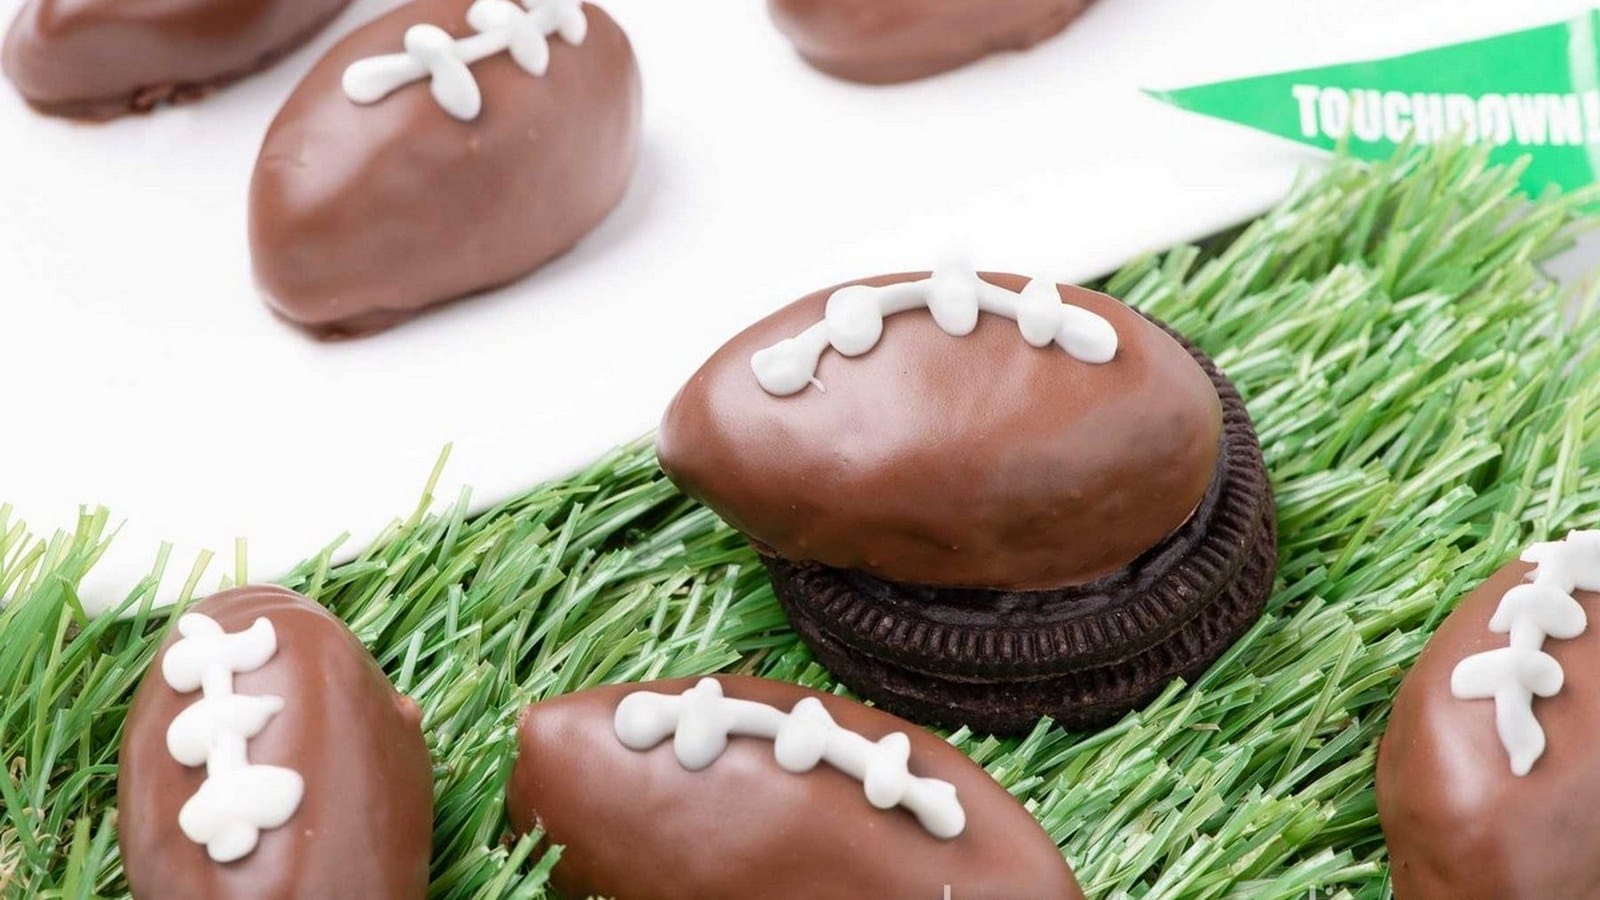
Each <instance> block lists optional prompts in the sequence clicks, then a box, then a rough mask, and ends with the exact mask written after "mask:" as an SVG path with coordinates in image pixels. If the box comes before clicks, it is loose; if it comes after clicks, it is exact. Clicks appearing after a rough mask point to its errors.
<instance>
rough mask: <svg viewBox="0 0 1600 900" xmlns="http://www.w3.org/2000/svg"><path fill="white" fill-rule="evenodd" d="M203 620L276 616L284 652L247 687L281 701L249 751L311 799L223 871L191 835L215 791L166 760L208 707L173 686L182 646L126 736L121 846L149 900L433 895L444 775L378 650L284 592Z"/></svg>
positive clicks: (219, 600)
mask: <svg viewBox="0 0 1600 900" xmlns="http://www.w3.org/2000/svg"><path fill="white" fill-rule="evenodd" d="M191 611H193V612H199V613H204V614H206V615H208V616H210V617H211V618H213V619H215V620H216V621H217V623H218V624H220V625H221V626H222V627H223V629H224V630H226V631H230V632H233V631H242V630H244V629H246V628H248V627H249V626H250V624H251V623H253V622H254V621H255V620H256V619H257V618H261V617H265V618H266V619H268V620H270V621H271V622H272V626H273V628H274V629H275V630H276V631H277V636H278V649H277V652H276V653H275V654H274V655H273V657H272V658H271V659H269V660H268V661H267V663H266V664H265V665H264V666H262V667H261V668H259V669H257V670H256V671H253V672H244V673H239V674H237V675H235V676H234V686H235V689H236V690H237V691H238V692H239V693H242V694H262V695H275V696H278V697H282V698H283V701H284V707H283V709H282V710H281V711H280V712H278V713H277V714H276V715H275V716H273V718H272V719H271V720H270V721H269V722H268V723H267V726H266V728H265V729H263V730H262V731H261V733H260V734H258V735H256V736H255V737H253V738H251V739H250V741H249V755H250V761H251V762H252V763H258V764H268V765H279V766H286V767H288V768H291V769H293V770H295V771H297V772H299V773H300V775H301V777H302V778H303V779H304V781H305V795H304V797H303V798H302V800H301V802H300V806H299V808H298V809H297V810H296V811H295V814H294V816H293V817H292V818H290V819H289V821H288V822H287V823H285V824H284V825H283V826H282V827H280V828H274V829H269V830H265V831H262V832H261V836H260V839H259V843H258V844H257V845H256V848H255V850H254V851H253V852H251V853H250V855H248V856H246V857H244V858H243V859H240V860H238V861H236V862H231V863H216V862H213V861H212V860H211V858H210V857H209V856H207V854H206V849H205V847H204V846H203V845H201V844H197V843H194V842H193V841H190V840H189V839H188V838H187V837H185V836H184V834H183V832H182V831H181V830H180V829H179V828H178V810H179V809H180V808H181V807H182V806H183V804H184V802H185V801H186V800H188V798H189V797H190V796H192V795H193V794H194V792H195V791H196V790H197V789H199V787H200V784H201V782H202V781H204V780H205V769H204V767H203V766H202V767H193V768H191V767H186V766H184V765H182V764H180V763H178V762H177V761H176V760H174V759H173V758H172V756H171V755H170V753H169V752H168V750H167V745H166V732H167V727H168V726H169V725H170V724H171V722H172V720H173V718H174V717H175V716H177V714H178V713H179V712H181V711H182V710H184V709H185V708H187V707H188V706H189V705H191V704H192V703H194V702H195V701H196V700H197V699H198V698H199V696H200V695H199V693H198V692H195V693H190V694H179V693H178V692H177V691H174V690H173V689H172V688H171V687H169V686H168V685H167V683H166V681H165V680H164V679H163V677H162V675H161V660H162V659H163V657H164V656H165V655H166V652H167V649H168V648H169V647H170V646H171V645H172V644H173V643H175V641H176V639H177V637H178V635H177V634H176V632H174V634H173V635H172V636H171V637H169V639H168V641H167V642H166V643H165V644H164V645H163V646H162V648H161V650H160V652H158V653H157V654H156V658H155V660H154V662H153V663H152V665H151V668H150V671H149V672H148V673H146V675H145V678H144V680H143V681H142V682H141V683H140V684H139V689H138V691H137V692H136V693H135V694H134V698H133V705H132V707H131V708H130V709H129V711H128V719H127V724H126V726H125V728H124V732H123V739H122V747H121V751H120V758H119V760H118V782H117V841H118V844H119V845H120V846H121V849H122V859H123V865H124V868H125V870H126V872H127V878H128V886H129V888H130V890H131V891H132V892H133V896H134V897H136V898H139V900H172V898H177V897H182V898H186V900H291V898H293V900H307V898H335V897H337V898H339V900H368V898H370V900H407V898H421V897H424V896H426V895H427V892H428V857H429V852H430V847H431V843H432V829H433V777H432V776H433V770H432V764H431V763H430V762H429V759H428V748H427V745H426V744H425V743H424V742H423V738H422V728H421V722H420V720H421V717H420V714H419V712H418V710H417V707H416V705H415V704H414V703H412V702H411V701H410V700H409V699H407V698H406V697H403V696H401V695H400V694H398V693H396V692H395V690H394V688H393V687H392V686H391V685H390V684H389V681H388V679H387V678H385V677H384V674H383V671H382V670H381V669H379V668H378V665H377V663H375V662H374V661H373V659H372V657H371V655H370V654H368V653H367V651H366V648H364V647H362V645H361V643H360V642H359V641H357V640H356V639H355V636H354V635H352V634H351V633H350V632H349V631H348V630H347V629H346V628H345V627H344V625H343V623H341V622H340V621H339V620H338V619H336V618H334V617H333V615H331V614H330V613H329V612H328V611H327V610H325V609H323V608H322V607H321V606H319V605H317V604H316V603H313V602H311V601H310V600H307V599H306V598H304V597H302V596H300V595H299V594H296V593H294V592H292V591H288V590H285V589H283V588H278V587H266V586H262V587H245V588H239V589H236V590H231V591H224V592H223V593H220V594H217V595H215V596H212V597H209V598H207V599H206V600H204V601H202V602H200V603H199V604H196V605H195V606H194V607H193V608H192V610H191Z"/></svg>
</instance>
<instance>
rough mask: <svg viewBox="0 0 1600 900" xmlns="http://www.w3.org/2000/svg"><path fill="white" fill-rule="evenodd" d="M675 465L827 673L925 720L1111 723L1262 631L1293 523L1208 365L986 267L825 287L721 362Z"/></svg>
mask: <svg viewBox="0 0 1600 900" xmlns="http://www.w3.org/2000/svg"><path fill="white" fill-rule="evenodd" d="M657 450H658V453H659V456H660V459H661V465H662V468H663V469H664V470H665V471H666V473H667V474H668V476H669V477H671V478H672V479H673V481H674V482H675V483H677V484H678V485H679V486H680V487H681V488H682V489H683V490H684V491H685V492H686V493H688V494H689V495H690V496H693V497H695V498H697V499H699V500H701V501H703V502H704V503H706V504H707V505H708V506H710V507H711V508H712V509H714V510H716V511H717V512H718V513H719V514H720V515H722V516H723V518H725V519H726V520H727V521H728V522H729V523H730V524H732V525H733V526H734V527H735V528H737V529H739V530H740V531H742V532H743V533H744V534H745V535H747V536H748V537H749V538H750V540H751V541H752V543H754V544H755V546H756V547H757V549H758V550H759V551H760V552H761V554H762V556H763V558H764V560H765V562H766V564H767V567H768V570H769V572H770V573H771V575H772V578H773V584H774V587H775V590H776V591H777V594H778V598H779V599H780V600H781V601H782V602H783V604H784V607H785V609H786V610H787V611H788V613H789V617H790V621H791V622H792V623H793V624H794V626H795V628H796V630H797V631H798V632H799V633H800V635H801V636H802V637H803V638H804V639H805V640H806V642H807V643H808V644H809V645H810V646H811V647H812V649H813V651H814V652H815V653H816V654H817V656H818V658H819V659H821V660H822V661H823V662H824V663H825V664H827V665H828V666H829V667H830V668H831V669H833V671H834V672H835V674H836V675H838V676H839V677H840V679H841V680H843V681H845V682H846V683H848V684H849V685H850V686H851V687H852V688H854V689H855V690H856V691H858V692H860V693H862V694H864V695H866V696H868V697H870V698H872V699H874V700H877V701H878V702H880V703H881V704H883V705H885V706H887V707H889V708H891V709H894V710H897V711H901V712H903V713H906V714H910V715H915V716H918V717H921V718H924V719H931V720H935V721H941V722H946V723H950V724H967V725H972V726H974V727H981V728H989V729H994V730H1006V731H1009V730H1020V729H1024V728H1027V727H1029V726H1030V725H1031V724H1032V723H1033V722H1034V721H1035V720H1037V718H1038V717H1039V716H1041V715H1050V716H1054V717H1056V718H1057V719H1058V720H1060V721H1062V722H1065V723H1069V724H1072V725H1085V726H1087V725H1092V724H1096V723H1100V722H1104V721H1106V720H1107V719H1110V718H1113V717H1115V716H1116V715H1119V714H1120V713H1122V712H1125V711H1126V710H1128V709H1130V708H1133V707H1135V706H1137V705H1139V704H1141V703H1143V702H1145V701H1146V700H1147V699H1148V698H1150V697H1151V696H1153V695H1154V694H1155V693H1157V692H1159V691H1160V690H1161V689H1162V687H1164V686H1165V685H1166V683H1167V682H1169V681H1170V680H1172V679H1173V678H1175V677H1188V676H1192V675H1194V674H1196V673H1198V672H1199V671H1201V670H1203V669H1204V668H1205V667H1206V666H1207V665H1209V664H1210V663H1211V662H1212V661H1213V660H1214V659H1215V658H1216V657H1217V656H1218V655H1219V654H1220V653H1221V652H1222V650H1223V649H1225V648H1226V647H1227V646H1228V644H1230V643H1231V642H1232V641H1233V640H1234V639H1236V638H1237V637H1238V636H1239V635H1240V634H1242V633H1243V631H1244V630H1245V629H1246V628H1248V627H1249V625H1250V624H1251V622H1253V621H1254V620H1255V618H1256V617H1257V616H1258V615H1259V613H1260V611H1261V608H1262V606H1263V604H1264V603H1265V599H1266V596H1267V594H1268V593H1269V591H1270V587H1271V583H1272V576H1273V573H1274V571H1275V569H1276V556H1277V551H1276V546H1275V518H1274V515H1273V506H1272V493H1271V489H1270V486H1269V484H1268V482H1267V479H1266V476H1265V471H1264V465H1263V462H1262V459H1261V455H1260V448H1259V446H1258V444H1257V441H1256V438H1255V434H1254V431H1253V429H1252V427H1251V424H1250V418H1249V415H1248V413H1247V412H1246V411H1245V408H1244V404H1243V402H1242V401H1241V400H1240V398H1239V395H1238V393H1237V392H1236V391H1235V390H1234V389H1233V386H1232V385H1231V384H1230V383H1229V382H1228V380H1227V379H1226V378H1225V377H1224V376H1223V375H1222V374H1221V373H1220V372H1218V371H1217V369H1216V367H1215V366H1214V365H1213V364H1212V363H1211V362H1210V360H1209V359H1208V358H1206V357H1205V355H1204V354H1202V353H1201V352H1200V351H1199V350H1197V349H1195V348H1194V347H1192V346H1190V345H1188V344H1187V343H1186V342H1184V341H1182V340H1181V339H1180V338H1177V337H1175V336H1173V335H1171V334H1169V333H1168V332H1166V331H1165V330H1164V329H1163V328H1162V327H1161V326H1159V325H1157V324H1155V323H1153V322H1151V321H1150V320H1148V319H1146V318H1145V317H1143V316H1141V315H1140V314H1138V313H1137V312H1134V311H1133V310H1131V309H1129V308H1127V307H1125V306H1123V305H1122V304H1121V303H1119V302H1117V301H1116V300H1114V299H1112V298H1110V297H1107V296H1105V295H1103V294H1097V293H1094V292H1092V291H1088V290H1084V289H1082V288H1077V287H1071V286H1067V285H1056V284H1054V283H1053V282H1048V281H1040V280H1035V281H1031V282H1030V281H1028V280H1027V279H1024V278H1021V277H1018V276H1015V275H998V274H986V275H983V276H981V278H980V277H979V276H976V275H973V274H971V273H970V272H963V271H960V270H950V271H942V272H939V273H936V274H934V275H933V276H931V277H930V276H928V275H927V274H926V273H915V274H901V275H889V276H882V277H879V278H872V279H867V280H865V281H861V282H854V283H852V284H849V285H845V286H842V287H837V288H829V289H827V290H824V291H819V292H817V293H815V294H812V295H810V296H808V297H805V298H803V299H801V300H800V301H798V302H796V303H794V304H792V305H790V306H788V307H785V308H784V309H782V310H780V311H778V312H777V313H775V314H773V315H772V316H770V317H768V318H767V319H765V320H763V321H761V322H759V323H757V324H756V325H754V326H752V327H751V328H750V329H748V330H746V331H745V332H743V333H742V334H740V335H739V336H737V337H735V338H734V339H733V340H732V341H730V342H729V343H728V344H726V345H725V346H724V347H723V348H722V349H721V350H719V351H718V352H717V353H716V354H715V355H714V356H713V357H712V358H711V360H710V361H709V362H707V363H706V365H705V366H704V367H703V368H701V370H700V371H699V372H698V373H697V374H696V375H695V376H694V377H693V378H692V379H691V380H690V382H689V383H688V384H687V385H686V386H685V387H684V388H683V390H682V391H681V392H680V393H679V395H678V396H677V398H675V399H674V400H673V403H672V405H671V407H670V408H669V409H668V411H667V414H666V417H665V418H664V420H663V422H662V426H661V431H660V434H659V437H658V442H657Z"/></svg>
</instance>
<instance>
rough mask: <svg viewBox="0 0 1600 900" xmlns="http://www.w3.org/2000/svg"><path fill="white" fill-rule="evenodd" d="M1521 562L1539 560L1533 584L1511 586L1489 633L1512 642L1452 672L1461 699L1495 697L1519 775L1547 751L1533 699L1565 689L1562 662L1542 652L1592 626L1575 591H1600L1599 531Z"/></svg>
mask: <svg viewBox="0 0 1600 900" xmlns="http://www.w3.org/2000/svg"><path fill="white" fill-rule="evenodd" d="M1522 560H1523V562H1531V563H1535V564H1536V566H1535V567H1534V569H1533V571H1531V572H1529V573H1528V582H1527V583H1525V584H1519V585H1517V586H1516V587H1514V588H1512V589H1511V590H1509V591H1506V593H1505V595H1504V596H1503V597H1501V598H1500V605H1499V606H1498V607H1496V609H1495V612H1494V617H1493V618H1491V619H1490V620H1489V630H1490V631H1492V632H1494V633H1496V634H1505V635H1509V636H1510V640H1509V643H1508V644H1507V645H1506V646H1504V647H1497V648H1495V649H1493V650H1485V651H1483V652H1481V653H1474V654H1473V655H1471V656H1469V657H1467V658H1466V659H1463V660H1462V661H1461V662H1459V663H1457V664H1456V667H1455V670H1454V671H1452V672H1451V673H1450V693H1451V694H1453V695H1454V696H1455V697H1456V698H1457V699H1459V700H1491V699H1492V700H1494V720H1495V731H1496V732H1497V733H1498V734H1499V736H1500V743H1501V745H1503V746H1504V747H1505V749H1506V753H1508V754H1509V755H1510V757H1511V771H1512V772H1513V773H1514V774H1516V775H1526V774H1528V772H1529V771H1530V770H1532V768H1533V764H1534V763H1535V762H1537V761H1538V759H1539V757H1540V756H1541V755H1543V754H1544V749H1545V736H1544V728H1543V727H1542V726H1540V724H1539V720H1538V718H1537V717H1536V716H1534V714H1533V698H1534V697H1553V696H1555V695H1556V694H1557V693H1560V691H1561V685H1562V682H1563V681H1564V680H1565V677H1566V674H1565V673H1564V672H1563V671H1562V669H1561V663H1559V662H1557V661H1556V659H1555V657H1553V656H1551V655H1550V654H1548V653H1545V652H1544V650H1543V649H1542V648H1543V647H1544V642H1545V639H1546V638H1555V639H1557V640H1569V639H1571V638H1575V637H1577V636H1578V635H1580V634H1582V633H1583V632H1584V630H1585V629H1586V628H1587V627H1588V616H1587V615H1586V614H1585V613H1584V611H1583V607H1582V606H1581V605H1579V603H1578V601H1577V600H1576V599H1574V598H1573V596H1572V592H1573V591H1575V590H1583V591H1600V531H1574V532H1572V533H1571V534H1568V535H1567V538H1566V540H1563V541H1553V542H1548V543H1541V544H1534V545H1533V546H1532V547H1529V548H1528V549H1527V550H1526V551H1524V552H1523V554H1522Z"/></svg>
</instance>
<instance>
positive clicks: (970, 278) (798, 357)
mask: <svg viewBox="0 0 1600 900" xmlns="http://www.w3.org/2000/svg"><path fill="white" fill-rule="evenodd" d="M924 308H926V309H927V310H928V312H929V313H931V314H932V315H933V320H934V322H935V323H937V324H938V326H939V328H941V329H942V330H943V331H944V332H945V333H946V334H949V335H951V336H952V337H962V336H965V335H968V334H971V333H972V330H973V329H974V328H977V327H978V313H979V312H986V313H993V314H994V315H997V316H1004V317H1006V318H1008V319H1010V320H1012V321H1013V322H1016V323H1017V329H1018V330H1019V331H1021V332H1022V339H1023V340H1025V341H1027V342H1028V343H1029V344H1030V345H1032V346H1034V347H1047V346H1049V345H1050V344H1051V343H1055V344H1056V345H1057V346H1059V347H1060V348H1061V349H1062V350H1065V351H1066V352H1067V354H1068V355H1069V356H1071V357H1073V358H1074V359H1078V360H1081V361H1083V362H1086V363H1097V364H1098V363H1106V362H1110V361H1111V360H1112V358H1113V357H1115V356H1116V355H1117V332H1116V330H1115V329H1113V328H1112V327H1111V323H1110V322H1107V321H1106V320H1105V318H1104V317H1102V316H1100V315H1098V314H1096V313H1092V312H1090V311H1089V310H1087V309H1084V308H1083V307H1081V306H1072V305H1070V304H1067V303H1063V302H1061V292H1060V290H1059V289H1058V288H1057V287H1056V284H1055V282H1053V281H1050V280H1048V279H1042V278H1036V279H1034V280H1033V281H1031V282H1029V283H1028V285H1027V286H1026V287H1024V288H1023V289H1022V292H1021V293H1016V292H1013V291H1008V290H1006V289H1005V288H1003V287H998V286H996V285H992V284H990V283H989V282H987V281H984V280H983V279H981V278H979V277H978V276H977V273H975V272H973V271H971V270H970V269H967V268H965V267H953V266H952V267H943V268H940V269H938V270H936V271H935V272H934V273H933V277H931V278H925V279H923V280H921V281H908V282H902V283H900V284H890V285H885V286H883V287H869V286H867V285H861V284H857V285H851V286H849V287H844V288H840V289H839V290H837V291H835V292H834V293H833V296H831V297H829V298H828V305H827V309H826V311H825V312H824V314H823V320H822V321H821V322H818V323H817V324H815V325H813V326H811V327H810V328H807V329H806V330H805V331H802V332H800V334H798V335H796V336H794V337H792V338H785V339H784V340H781V341H779V342H778V343H776V344H773V345H772V346H771V347H767V348H765V349H763V350H758V351H756V353H755V355H753V356H752V357H750V368H751V369H752V370H754V371H755V373H756V381H758V382H760V384H761V389H762V390H764V391H766V392H767V393H769V394H773V395H775V396H778V397H787V396H789V395H791V394H797V393H799V392H801V391H803V390H805V389H806V386H807V385H812V384H814V385H816V386H817V388H818V389H819V390H822V389H823V387H822V383H821V382H819V381H817V364H818V363H819V362H821V360H822V354H823V353H824V352H826V351H827V350H828V348H829V347H832V348H833V349H834V350H836V351H838V353H839V354H840V355H842V356H860V355H861V354H863V353H866V352H867V351H869V350H871V349H872V348H873V347H876V346H877V345H878V339H879V338H881V337H882V336H883V320H884V319H885V318H887V317H888V316H892V315H895V314H896V313H902V312H909V311H911V310H916V309H924Z"/></svg>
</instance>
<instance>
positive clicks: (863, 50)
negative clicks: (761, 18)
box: [769, 0, 1089, 84]
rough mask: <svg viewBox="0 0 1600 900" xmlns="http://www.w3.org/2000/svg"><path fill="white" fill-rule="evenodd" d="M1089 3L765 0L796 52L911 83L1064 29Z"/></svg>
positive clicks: (838, 71) (869, 77)
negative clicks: (767, 1) (916, 79)
mask: <svg viewBox="0 0 1600 900" xmlns="http://www.w3.org/2000/svg"><path fill="white" fill-rule="evenodd" d="M1088 5H1089V0H769V6H770V8H771V10H772V18H773V21H774V22H776V23H777V25H778V29H779V30H780V31H782V32H783V33H784V34H785V35H787V36H788V38H789V40H791V41H793V42H794V45H795V48H796V49H797V50H799V51H800V55H801V57H803V58H804V59H805V60H806V61H807V62H809V63H811V64H812V65H813V66H816V67H817V68H818V69H821V70H822V71H824V72H827V73H828V74H830V75H835V76H837V77H839V78H847V79H849V80H851V81H862V82H867V83H870V84H886V83H890V82H896V81H910V80H912V79H915V78H922V77H925V76H928V75H935V74H938V73H940V72H944V71H946V70H948V69H954V68H956V67H958V66H963V65H966V64H967V63H969V62H972V61H973V60H976V59H979V58H981V57H984V56H988V55H989V54H991V53H997V52H1000V51H1003V50H1026V49H1027V48H1029V47H1032V46H1033V45H1034V44H1037V43H1039V42H1040V41H1042V40H1045V39H1046V38H1049V37H1051V36H1052V35H1054V34H1056V33H1057V32H1059V31H1060V30H1061V29H1063V28H1065V27H1067V23H1069V22H1071V21H1072V20H1073V19H1075V18H1077V17H1078V14H1079V13H1081V12H1083V10H1084V7H1086V6H1088Z"/></svg>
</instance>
